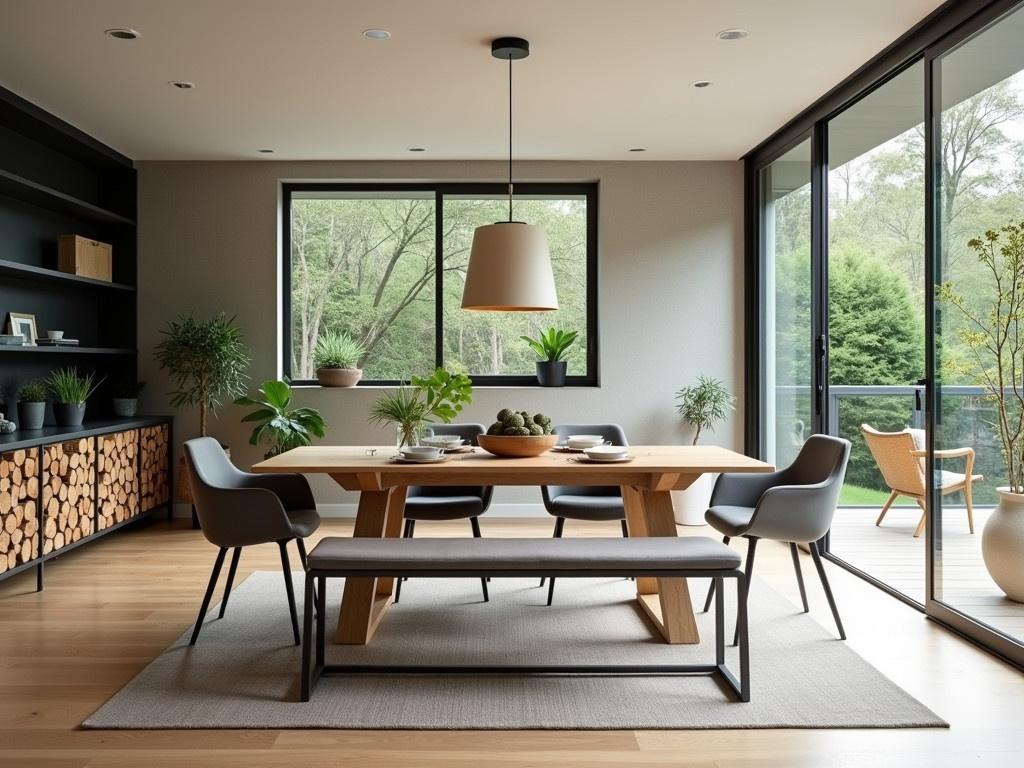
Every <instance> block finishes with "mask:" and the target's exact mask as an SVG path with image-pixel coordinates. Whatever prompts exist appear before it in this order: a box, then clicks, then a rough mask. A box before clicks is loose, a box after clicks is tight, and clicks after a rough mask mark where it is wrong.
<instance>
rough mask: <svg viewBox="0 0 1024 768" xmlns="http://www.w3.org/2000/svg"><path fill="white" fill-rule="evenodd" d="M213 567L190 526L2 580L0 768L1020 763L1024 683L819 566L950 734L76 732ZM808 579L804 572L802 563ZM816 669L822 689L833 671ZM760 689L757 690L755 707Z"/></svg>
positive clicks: (541, 526)
mask: <svg viewBox="0 0 1024 768" xmlns="http://www.w3.org/2000/svg"><path fill="white" fill-rule="evenodd" d="M482 528H483V533H484V535H485V536H487V535H491V536H501V535H504V536H514V535H537V536H547V535H550V530H551V525H550V522H549V521H547V520H543V521H539V520H533V521H508V520H500V519H499V520H493V519H485V520H484V521H483V523H482ZM421 529H422V530H421ZM465 529H466V526H465V524H464V523H461V522H460V523H453V524H448V523H442V524H434V525H433V526H431V525H427V524H422V525H421V526H420V527H418V528H417V531H416V532H417V535H420V534H421V533H422V535H431V534H438V535H459V536H461V535H465V534H467V533H468V531H466V530H465ZM350 531H351V524H350V523H348V522H345V521H329V522H327V523H325V525H324V526H323V527H322V528H321V535H323V534H328V535H338V534H341V535H344V534H346V533H348V532H350ZM684 533H687V534H700V533H707V529H703V528H697V529H687V530H685V531H684ZM566 534H567V535H585V534H589V535H617V534H618V527H617V525H611V526H602V525H583V524H577V525H573V524H572V523H570V524H569V526H567V531H566ZM741 546H742V545H741ZM911 546H914V545H913V543H911ZM805 557H806V556H805ZM212 560H213V549H212V547H211V546H210V545H209V544H207V543H206V542H205V541H204V540H203V539H202V537H201V535H200V534H199V533H197V532H194V531H191V530H188V529H187V528H186V527H185V523H184V522H180V523H177V524H176V525H175V526H174V527H173V528H170V527H168V526H167V525H166V524H163V523H158V524H152V525H142V526H139V527H135V528H130V529H127V530H125V531H123V532H119V533H116V534H114V535H112V536H110V537H107V538H105V539H103V540H101V541H98V542H96V543H94V544H92V545H91V546H88V547H84V548H82V549H80V550H78V551H76V552H73V553H69V554H68V555H66V556H64V557H62V558H60V559H58V560H56V561H53V562H52V563H51V564H48V568H47V589H46V591H45V592H43V593H41V594H36V593H34V592H33V591H32V589H33V587H34V577H33V576H32V575H31V574H23V575H19V576H16V577H14V578H12V579H9V580H8V581H6V582H2V583H0V768H35V767H37V766H46V767H47V768H51V767H52V768H101V766H117V767H119V768H164V767H165V766H196V767H197V768H200V767H202V768H206V767H210V768H215V767H226V766H232V767H235V768H262V767H263V766H297V767H304V768H320V767H321V766H360V768H376V767H378V766H431V767H434V768H441V767H442V766H494V767H496V768H497V767H499V766H500V767H501V768H518V767H519V766H558V767H559V768H565V767H566V766H594V767H595V768H596V767H597V766H602V767H604V768H607V767H609V766H623V765H662V766H668V765H671V766H721V767H722V768H724V767H725V766H758V767H762V766H789V767H792V766H861V765H863V766H871V768H881V767H883V766H900V768H914V767H915V766H922V767H923V766H928V767H929V768H933V767H935V766H957V767H958V768H959V767H960V766H968V765H970V766H982V765H984V766H1004V765H1005V766H1020V765H1024V734H1022V730H1021V719H1020V715H1021V712H1022V710H1024V676H1022V674H1021V673H1020V672H1018V671H1016V670H1014V669H1012V668H1010V667H1008V666H1006V665H1004V664H1002V663H1000V662H999V661H997V660H995V659H994V658H992V657H991V656H989V655H987V654H986V653H984V652H983V651H981V650H979V649H977V648H975V647H974V646H972V645H970V644H968V643H967V642H965V641H963V640H961V639H959V638H957V637H955V636H954V635H952V634H950V633H948V632H947V631H945V630H943V629H942V628H941V627H939V626H938V625H936V624H934V623H933V622H930V621H928V620H926V619H925V618H924V616H923V615H922V614H920V613H918V612H916V611H914V610H913V609H911V608H909V607H907V606H906V605H904V604H902V603H901V602H899V601H897V600H894V599H892V598H890V597H887V596H885V595H884V594H883V593H881V592H880V591H879V590H877V589H875V588H874V587H872V586H870V585H868V584H866V583H865V582H863V581H862V580H860V579H858V578H856V577H854V576H851V575H850V574H848V573H846V572H844V571H842V570H840V569H838V568H836V567H834V566H830V567H829V571H830V573H831V576H832V581H833V587H834V589H835V591H836V597H837V599H838V601H839V605H840V607H841V610H842V612H843V618H844V620H845V622H846V627H847V632H848V634H849V637H850V639H849V645H850V646H851V647H852V648H853V649H854V650H856V651H857V652H859V653H860V654H862V655H863V656H864V657H865V658H867V659H868V660H869V661H870V662H871V663H873V664H874V665H875V666H876V667H878V668H879V669H880V670H881V671H882V672H883V673H884V674H886V675H888V676H889V677H890V678H891V679H893V680H894V681H895V682H896V683H898V684H899V685H901V686H903V687H904V688H905V689H906V690H908V691H909V692H910V693H911V694H913V695H914V696H916V697H918V698H919V699H921V700H922V701H923V702H925V703H926V704H927V705H928V706H930V707H931V708H932V709H934V710H935V711H936V712H937V713H938V714H939V715H941V716H942V717H944V718H945V719H947V720H949V721H950V722H951V723H952V728H951V729H949V730H936V729H920V730H914V729H908V730H867V731H857V730H831V731H826V730H818V731H815V730H777V731H764V730H760V731H756V730H752V731H596V732H565V731H548V732H439V731H418V732H388V731H376V732H375V731H154V732H145V731H134V732H132V731H125V732H111V731H106V732H97V731H80V730H77V726H78V723H80V722H81V721H82V719H83V718H85V717H86V716H87V715H88V714H90V713H91V712H92V711H93V710H94V709H95V708H96V707H97V706H98V705H99V704H101V703H102V702H103V701H104V700H106V699H107V698H108V697H109V696H111V695H112V694H113V693H115V692H116V691H117V690H118V689H119V688H120V687H121V686H123V685H124V684H125V683H127V682H128V681H129V680H130V679H131V678H132V677H133V676H134V675H135V674H136V673H137V672H138V671H139V670H140V669H142V667H143V666H144V665H145V664H146V663H147V662H149V661H150V660H151V659H152V658H153V657H154V656H156V655H157V654H158V653H160V651H162V650H163V649H164V648H165V647H166V646H167V645H168V644H170V643H171V642H172V641H173V640H174V639H175V638H176V637H177V636H178V635H179V634H181V633H182V632H183V631H184V630H185V629H186V628H187V627H189V625H190V624H191V622H192V620H193V618H194V614H195V611H196V609H197V606H198V603H199V600H200V597H201V595H202V591H203V588H204V586H205V583H206V579H207V576H208V573H209V568H210V566H211V563H212ZM278 562H279V561H278V554H277V548H276V547H275V546H272V545H271V546H265V547H258V548H254V549H253V550H251V551H249V550H247V551H246V554H245V556H243V558H242V561H241V566H240V571H241V573H240V577H243V576H246V575H248V574H249V573H250V572H251V571H252V570H254V569H263V570H270V569H275V568H277V567H278ZM758 572H759V575H760V576H761V577H762V578H765V579H766V580H767V581H769V582H770V583H771V584H772V585H773V586H774V587H775V588H776V589H778V590H779V591H781V592H782V593H783V594H785V595H786V596H787V597H789V598H790V599H791V600H795V599H796V587H795V583H794V579H793V575H792V570H791V564H790V561H789V553H788V551H787V550H786V549H784V548H782V547H781V546H778V545H774V544H769V543H765V544H764V545H762V547H761V548H760V549H759V550H758ZM804 573H805V574H807V575H809V576H811V575H812V574H813V568H812V567H811V564H810V562H809V561H808V562H806V563H805V564H804ZM811 578H813V576H811ZM808 584H809V592H810V598H811V606H812V613H813V615H814V617H815V618H816V619H817V620H818V621H820V622H821V623H822V624H824V625H825V626H827V627H831V619H830V617H829V616H828V613H827V607H826V604H825V601H824V599H823V597H822V595H821V592H820V589H819V587H818V586H817V584H816V582H814V581H809V582H808ZM555 610H557V607H556V608H555ZM282 619H283V617H282ZM227 620H230V615H229V618H228V619H227ZM793 663H794V664H800V663H801V660H800V659H793ZM809 671H810V672H814V673H816V674H817V675H818V676H819V677H820V679H821V684H822V685H825V686H827V685H828V684H829V674H828V672H829V671H828V670H827V669H821V670H809ZM756 685H757V681H756V680H754V686H755V689H754V695H755V696H756V695H757V693H756ZM439 705H441V706H443V702H439Z"/></svg>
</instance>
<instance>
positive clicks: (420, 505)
mask: <svg viewBox="0 0 1024 768" xmlns="http://www.w3.org/2000/svg"><path fill="white" fill-rule="evenodd" d="M483 512H484V502H483V499H481V498H480V497H478V496H411V497H409V498H407V499H406V500H405V516H406V517H407V518H409V519H410V520H462V519H464V518H467V517H477V516H479V515H482V514H483Z"/></svg>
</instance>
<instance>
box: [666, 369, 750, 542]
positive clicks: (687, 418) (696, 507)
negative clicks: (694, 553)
mask: <svg viewBox="0 0 1024 768" xmlns="http://www.w3.org/2000/svg"><path fill="white" fill-rule="evenodd" d="M676 401H677V402H676V411H677V412H678V413H679V418H680V419H681V420H682V421H683V422H684V423H686V424H689V425H690V426H692V427H693V430H694V431H693V443H692V444H693V445H697V443H698V442H699V441H700V437H701V434H703V433H704V432H710V431H712V430H714V428H715V427H716V426H717V425H718V424H720V423H721V422H722V421H724V420H725V419H726V418H728V416H729V414H730V413H731V412H732V411H733V410H734V409H735V407H736V398H735V397H733V395H732V393H731V392H729V390H728V389H727V388H726V386H725V384H724V383H722V382H721V381H719V380H718V379H713V378H711V377H709V376H698V377H697V383H696V384H694V385H693V386H692V387H683V388H682V389H680V390H679V391H678V392H677V393H676ZM714 485H715V475H712V474H704V475H701V476H700V477H698V478H697V479H696V480H695V481H694V482H693V485H691V486H690V487H689V488H687V489H686V490H684V491H673V492H672V506H673V508H674V509H675V517H676V522H677V523H679V524H680V525H704V513H705V512H706V511H707V509H708V503H709V502H710V501H711V491H712V489H713V488H714Z"/></svg>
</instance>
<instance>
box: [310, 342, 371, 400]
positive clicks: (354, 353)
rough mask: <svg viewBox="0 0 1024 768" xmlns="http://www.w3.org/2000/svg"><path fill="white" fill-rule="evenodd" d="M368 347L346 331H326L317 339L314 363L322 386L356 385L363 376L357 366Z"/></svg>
mask: <svg viewBox="0 0 1024 768" xmlns="http://www.w3.org/2000/svg"><path fill="white" fill-rule="evenodd" d="M365 354H366V348H365V347H364V346H363V345H362V343H361V342H359V341H358V340H357V339H356V338H354V337H353V336H350V335H349V334H347V333H345V332H344V331H324V333H323V334H321V336H320V338H319V339H317V340H316V347H315V348H314V350H313V363H314V364H315V365H316V378H317V380H318V381H319V382H320V386H321V387H354V386H355V385H356V384H358V383H359V379H361V378H362V377H363V372H362V370H360V369H359V368H357V367H356V366H357V365H359V361H360V360H361V359H362V357H363V355H365Z"/></svg>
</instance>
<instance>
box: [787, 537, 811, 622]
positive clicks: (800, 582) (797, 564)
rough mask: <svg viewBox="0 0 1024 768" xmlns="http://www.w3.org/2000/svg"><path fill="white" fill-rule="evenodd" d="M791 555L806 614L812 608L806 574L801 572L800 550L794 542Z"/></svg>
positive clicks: (790, 551) (790, 549)
mask: <svg viewBox="0 0 1024 768" xmlns="http://www.w3.org/2000/svg"><path fill="white" fill-rule="evenodd" d="M789 553H790V554H791V555H792V556H793V570H794V571H796V583H797V586H799V587H800V602H802V603H803V604H804V613H807V612H808V611H809V610H810V608H808V607H807V590H806V589H804V574H803V572H802V571H801V570H800V550H799V549H797V546H796V544H795V543H793V542H792V541H791V542H789Z"/></svg>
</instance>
